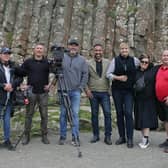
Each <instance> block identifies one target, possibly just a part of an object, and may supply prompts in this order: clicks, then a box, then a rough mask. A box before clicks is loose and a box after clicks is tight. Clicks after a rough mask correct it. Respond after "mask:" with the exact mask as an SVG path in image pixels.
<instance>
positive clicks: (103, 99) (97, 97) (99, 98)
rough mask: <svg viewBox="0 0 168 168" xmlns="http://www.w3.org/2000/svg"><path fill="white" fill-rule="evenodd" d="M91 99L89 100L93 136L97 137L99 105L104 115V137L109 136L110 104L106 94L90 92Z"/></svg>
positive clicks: (110, 129) (110, 128)
mask: <svg viewBox="0 0 168 168" xmlns="http://www.w3.org/2000/svg"><path fill="white" fill-rule="evenodd" d="M92 94H93V98H92V99H90V105H91V114H92V115H91V120H92V129H93V134H94V136H97V137H99V120H98V114H99V105H101V107H102V109H103V114H104V127H105V136H111V131H112V126H111V104H110V96H109V94H108V92H92Z"/></svg>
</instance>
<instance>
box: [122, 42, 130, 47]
mask: <svg viewBox="0 0 168 168" xmlns="http://www.w3.org/2000/svg"><path fill="white" fill-rule="evenodd" d="M123 47H128V48H129V46H128V43H125V42H122V43H121V44H120V48H123Z"/></svg>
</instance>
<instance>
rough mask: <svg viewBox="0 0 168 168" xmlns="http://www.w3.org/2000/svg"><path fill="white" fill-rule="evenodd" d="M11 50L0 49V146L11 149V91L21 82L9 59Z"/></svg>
mask: <svg viewBox="0 0 168 168" xmlns="http://www.w3.org/2000/svg"><path fill="white" fill-rule="evenodd" d="M10 54H11V50H10V49H9V48H7V47H3V48H2V49H1V51H0V119H1V120H3V131H4V142H3V144H1V145H0V147H5V148H7V149H9V150H13V149H14V147H13V146H12V144H11V141H10V117H11V112H12V107H13V106H12V98H13V91H14V90H15V89H16V87H17V86H19V84H20V83H21V82H22V78H19V77H17V76H16V75H15V73H14V66H15V64H14V62H11V61H10Z"/></svg>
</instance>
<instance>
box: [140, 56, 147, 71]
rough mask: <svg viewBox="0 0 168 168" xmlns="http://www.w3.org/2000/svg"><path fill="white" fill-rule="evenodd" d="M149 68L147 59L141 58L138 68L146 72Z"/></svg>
mask: <svg viewBox="0 0 168 168" xmlns="http://www.w3.org/2000/svg"><path fill="white" fill-rule="evenodd" d="M148 66H149V58H142V59H141V60H140V68H141V70H142V71H144V70H146V69H147V68H148Z"/></svg>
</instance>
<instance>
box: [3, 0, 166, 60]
mask: <svg viewBox="0 0 168 168" xmlns="http://www.w3.org/2000/svg"><path fill="white" fill-rule="evenodd" d="M71 37H73V38H78V39H79V41H80V43H81V52H82V53H83V54H84V55H85V56H89V55H90V53H91V52H90V51H91V47H92V45H93V44H94V43H96V42H101V43H102V44H103V45H104V47H105V57H108V58H112V57H113V56H115V55H116V54H118V52H119V49H118V46H119V43H120V42H121V41H127V42H128V43H129V45H130V48H131V54H133V55H135V56H139V55H140V54H141V53H144V52H145V53H147V54H149V55H151V57H152V58H153V59H154V60H158V59H159V56H160V54H161V52H162V51H163V49H166V48H167V49H168V0H0V46H4V45H5V46H9V47H11V48H12V50H13V55H14V56H15V57H14V58H15V59H20V58H21V59H22V58H24V57H26V56H29V55H31V54H32V47H33V46H34V45H35V44H36V43H38V42H42V43H44V44H45V45H46V47H47V52H48V54H49V48H50V47H51V46H52V45H53V44H56V43H58V44H62V45H64V46H66V45H67V41H68V39H69V38H71Z"/></svg>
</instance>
